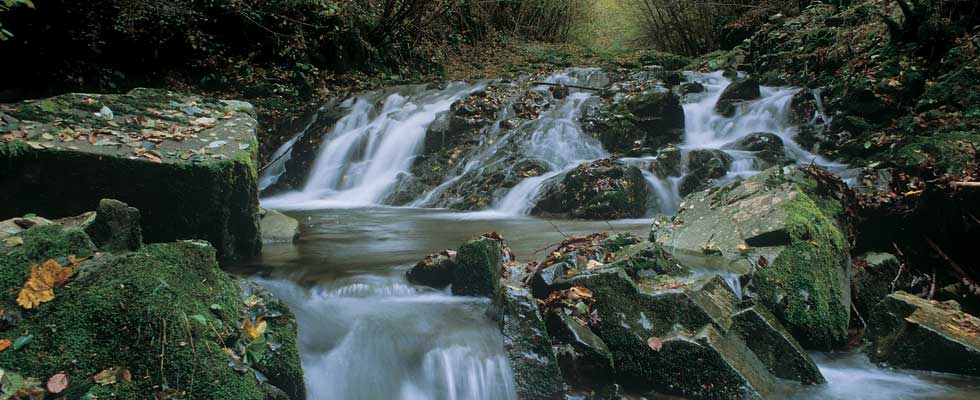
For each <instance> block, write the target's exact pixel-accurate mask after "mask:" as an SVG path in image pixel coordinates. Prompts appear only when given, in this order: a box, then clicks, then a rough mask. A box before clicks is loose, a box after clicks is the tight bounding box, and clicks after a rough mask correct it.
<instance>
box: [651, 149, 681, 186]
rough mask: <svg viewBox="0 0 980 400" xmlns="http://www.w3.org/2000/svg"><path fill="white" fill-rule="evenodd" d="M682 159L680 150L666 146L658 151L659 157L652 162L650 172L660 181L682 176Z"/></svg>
mask: <svg viewBox="0 0 980 400" xmlns="http://www.w3.org/2000/svg"><path fill="white" fill-rule="evenodd" d="M681 159H682V155H681V149H680V148H678V147H677V146H674V145H668V146H665V147H663V148H661V149H660V150H658V151H657V157H656V158H655V159H654V160H653V161H652V162H650V172H653V173H654V175H657V177H658V178H660V179H666V178H668V177H671V176H681V172H682V170H683V164H682V163H681Z"/></svg>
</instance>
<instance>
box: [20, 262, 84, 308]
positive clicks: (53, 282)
mask: <svg viewBox="0 0 980 400" xmlns="http://www.w3.org/2000/svg"><path fill="white" fill-rule="evenodd" d="M68 260H69V261H70V262H71V264H70V265H77V264H76V262H81V261H80V260H78V259H76V258H75V257H69V259H68ZM74 273H75V268H74V267H73V266H69V267H62V266H61V264H59V263H58V262H57V261H55V260H48V261H45V262H44V264H42V265H37V264H34V265H32V266H31V276H30V278H28V279H27V282H25V283H24V288H23V289H21V290H20V294H18V295H17V304H19V305H20V306H21V307H24V308H25V309H28V310H30V309H32V308H37V306H39V305H41V303H46V302H49V301H51V300H54V289H56V288H59V287H62V286H64V284H65V283H67V282H68V279H70V278H71V276H72V274H74Z"/></svg>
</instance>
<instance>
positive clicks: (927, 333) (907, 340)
mask: <svg viewBox="0 0 980 400" xmlns="http://www.w3.org/2000/svg"><path fill="white" fill-rule="evenodd" d="M868 326H869V331H868V335H867V336H866V337H869V338H870V339H871V341H872V343H873V346H871V347H870V348H869V355H870V356H871V359H872V360H874V361H876V362H885V363H888V364H889V365H891V366H893V367H897V368H907V369H918V370H926V371H937V372H948V373H954V374H962V375H971V376H980V319H978V318H976V317H974V316H972V315H969V314H966V313H963V312H962V311H960V309H959V306H958V305H957V304H956V303H955V302H947V303H939V302H935V301H933V302H930V301H927V300H924V299H921V298H918V297H916V296H913V295H910V294H908V293H905V292H901V291H899V292H896V293H893V294H890V295H888V296H887V297H885V299H884V300H882V301H881V302H880V303H878V305H877V306H876V307H875V308H874V310H873V311H872V314H871V318H870V320H869V321H868Z"/></svg>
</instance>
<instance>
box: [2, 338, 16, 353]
mask: <svg viewBox="0 0 980 400" xmlns="http://www.w3.org/2000/svg"><path fill="white" fill-rule="evenodd" d="M12 344H14V343H13V342H11V341H10V340H8V339H0V351H4V350H7V348H8V347H10V345H12Z"/></svg>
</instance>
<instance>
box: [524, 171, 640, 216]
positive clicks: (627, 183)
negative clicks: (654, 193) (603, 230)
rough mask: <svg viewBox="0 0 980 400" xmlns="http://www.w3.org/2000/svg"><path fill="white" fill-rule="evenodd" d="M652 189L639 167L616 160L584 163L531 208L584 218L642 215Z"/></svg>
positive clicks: (535, 211)
mask: <svg viewBox="0 0 980 400" xmlns="http://www.w3.org/2000/svg"><path fill="white" fill-rule="evenodd" d="M648 192H649V190H648V189H647V184H646V180H645V179H644V178H643V173H642V172H640V170H639V168H637V167H635V166H630V165H624V164H621V163H619V162H617V161H615V160H612V159H606V160H599V161H595V162H592V163H586V164H582V165H580V166H578V167H576V168H575V169H573V170H572V171H570V172H569V173H568V174H566V175H565V176H564V178H562V179H561V181H559V182H556V183H553V184H552V185H550V186H549V187H547V188H546V189H545V192H544V195H543V196H542V197H541V199H540V200H538V203H537V205H536V206H535V207H534V209H533V210H532V211H531V212H532V213H533V214H538V215H541V214H559V215H567V216H571V217H573V218H582V219H620V218H638V217H642V216H643V215H645V214H646V203H647V196H648Z"/></svg>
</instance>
